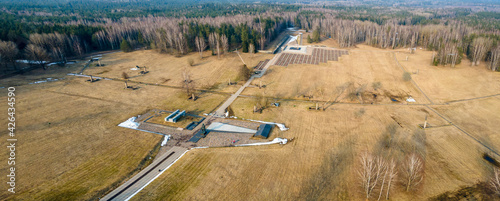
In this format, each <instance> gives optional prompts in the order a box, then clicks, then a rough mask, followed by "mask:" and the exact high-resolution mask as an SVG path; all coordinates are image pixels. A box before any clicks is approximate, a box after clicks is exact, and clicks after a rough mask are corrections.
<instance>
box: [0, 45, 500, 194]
mask: <svg viewBox="0 0 500 201" xmlns="http://www.w3.org/2000/svg"><path fill="white" fill-rule="evenodd" d="M306 37H307V35H306ZM328 40H331V39H328ZM329 42H331V43H334V42H335V41H329ZM322 43H324V41H323V42H322ZM405 51H406V50H403V49H399V50H394V51H393V50H379V49H376V48H373V47H368V46H364V45H358V48H352V49H350V50H349V55H344V56H342V57H341V58H340V60H339V61H334V62H328V63H327V64H320V65H289V66H288V67H286V68H285V67H279V66H271V67H270V68H269V70H268V71H267V73H266V75H264V76H263V77H262V78H258V79H255V80H254V81H253V82H252V84H253V85H258V84H260V83H261V82H262V84H264V85H266V87H265V88H262V89H259V88H258V87H249V88H246V89H245V90H244V92H243V95H251V96H242V97H239V98H238V99H236V101H235V102H233V104H232V105H231V108H232V110H233V111H234V115H235V116H237V117H240V118H245V119H255V120H264V121H273V122H279V123H285V124H286V126H287V127H289V128H290V130H288V131H279V129H277V128H275V129H274V130H273V132H272V133H271V136H270V139H273V138H275V137H284V138H288V139H290V138H294V141H292V142H291V143H289V144H287V145H270V146H259V147H238V148H234V147H233V148H209V149H194V150H191V151H189V152H188V153H187V154H186V155H185V156H183V158H182V159H180V160H179V161H178V162H177V163H175V164H174V165H173V166H172V167H171V168H170V169H168V170H167V171H166V172H165V173H163V174H162V175H161V176H160V177H159V178H157V179H156V180H155V181H154V182H152V183H151V184H150V185H149V186H148V187H146V188H145V189H144V190H142V191H141V192H140V193H139V194H137V195H136V196H135V197H133V200H306V199H307V200H365V199H364V198H363V196H362V194H363V193H362V189H361V187H360V184H359V177H358V172H357V171H358V170H359V166H360V165H359V164H360V163H359V156H360V155H361V154H362V153H364V152H370V153H378V154H381V155H391V156H393V157H394V158H395V159H396V160H397V161H398V162H399V163H401V162H402V161H403V160H404V158H405V157H406V156H407V155H408V153H410V152H413V151H414V150H417V148H416V147H418V151H419V153H421V154H422V157H423V158H424V159H425V171H424V180H423V183H422V185H420V187H419V188H418V189H416V191H415V192H405V191H404V189H403V187H402V185H401V184H400V183H399V182H398V183H397V184H396V185H395V186H394V189H392V191H391V192H392V193H391V198H392V200H425V199H428V198H431V197H434V196H437V195H440V194H442V193H444V192H446V191H456V190H458V189H460V188H462V187H464V186H471V185H474V184H475V183H477V182H478V181H484V180H486V179H487V178H488V176H489V174H490V172H491V165H490V164H489V163H487V162H485V161H484V160H483V159H482V154H483V153H485V152H487V150H486V149H485V148H484V147H483V146H482V145H480V144H479V143H477V142H476V141H475V140H474V139H473V138H471V137H469V136H467V135H466V134H465V133H463V132H462V131H460V130H459V129H458V128H457V127H455V126H454V125H457V126H458V127H459V128H461V129H463V130H465V131H466V132H467V133H469V134H470V135H471V136H473V137H474V138H475V139H477V140H479V141H481V142H482V143H483V144H486V145H488V146H490V147H491V148H493V149H500V146H499V144H500V137H499V136H498V135H499V133H498V130H499V129H500V127H499V125H498V119H499V118H500V116H499V114H498V112H497V111H498V108H500V96H492V97H485V98H480V99H473V100H464V99H471V98H476V97H482V96H488V95H494V94H497V93H499V92H498V91H500V90H499V88H500V74H499V73H498V72H489V71H487V70H485V69H484V66H477V67H470V66H469V64H468V62H467V61H466V60H464V61H463V63H462V64H460V65H457V67H455V68H451V67H441V66H440V67H435V66H431V65H430V57H431V56H432V52H427V51H417V53H416V54H412V55H409V54H407V53H405ZM208 54H209V52H205V58H204V59H202V60H199V55H198V54H194V53H193V54H190V55H187V56H185V57H180V58H177V57H173V56H169V55H163V54H158V53H156V52H154V51H150V50H147V51H136V52H132V53H114V54H108V55H104V56H103V59H102V61H101V62H102V63H104V64H106V66H104V67H90V68H88V69H87V70H85V72H84V73H85V74H92V75H96V76H104V77H111V78H121V74H122V73H123V72H126V73H127V74H129V76H131V77H132V78H131V80H133V81H140V82H147V83H153V84H154V83H158V84H164V85H169V86H181V80H182V76H181V75H182V72H183V69H184V68H187V69H189V71H190V72H191V73H192V77H193V78H194V80H196V83H197V87H200V88H212V89H216V90H219V91H223V92H234V91H236V90H237V89H238V88H239V86H231V87H227V86H223V85H225V82H227V80H228V79H233V80H236V79H237V74H238V66H239V65H241V62H240V60H239V58H238V56H237V55H235V54H234V53H231V54H230V55H227V56H225V57H224V58H222V59H220V60H217V58H216V57H215V56H208ZM242 56H243V58H244V59H245V61H246V62H247V64H249V65H248V66H249V67H252V66H254V65H256V64H257V63H258V62H259V61H262V60H264V59H270V58H272V56H273V55H268V54H256V55H254V56H253V57H252V56H251V55H250V54H243V55H242ZM394 56H396V58H397V59H398V60H399V62H400V64H401V65H402V66H403V67H404V68H405V70H407V71H409V72H414V71H416V70H417V69H418V70H419V73H418V74H413V75H412V78H413V80H414V81H415V83H416V84H417V85H418V86H419V87H420V89H421V90H422V91H423V92H424V93H425V94H426V95H427V96H428V97H429V98H430V99H431V101H433V103H434V104H431V103H430V102H429V101H428V100H427V98H425V96H424V94H423V93H422V92H420V90H419V89H418V88H417V87H416V86H415V84H414V83H413V82H411V81H404V80H403V72H404V71H403V69H401V68H400V67H399V66H398V65H397V63H396V61H395V59H394ZM406 56H409V61H405V60H406ZM189 58H191V59H194V60H195V65H194V66H192V67H188V64H187V59H189ZM136 65H138V66H148V69H147V70H148V71H150V72H149V73H148V74H146V75H142V76H137V75H138V71H132V70H130V68H133V67H135V66H136ZM483 65H484V64H483ZM79 69H81V66H75V67H69V68H59V69H56V68H54V69H51V70H48V71H47V72H43V75H39V74H40V73H41V70H40V71H34V72H32V73H29V74H26V75H22V76H15V77H12V78H8V79H6V80H5V82H3V83H2V85H1V86H4V85H5V86H8V85H12V84H18V85H20V86H18V87H17V88H16V89H17V91H16V94H17V96H16V101H17V104H16V110H17V115H18V116H17V117H16V118H17V119H18V120H17V122H16V123H17V124H16V125H17V128H18V129H17V130H16V132H17V135H18V139H19V147H18V148H19V151H18V152H17V153H18V155H19V159H18V160H17V161H16V163H18V164H19V165H18V166H17V167H19V171H18V172H17V173H18V175H19V176H18V180H19V189H17V190H18V191H19V193H17V194H15V195H14V196H12V195H10V194H7V193H6V192H4V193H1V194H0V198H1V199H20V200H33V199H35V200H61V199H63V200H64V199H66V200H75V199H79V200H88V199H95V198H98V197H99V195H102V194H103V193H104V192H105V191H106V190H108V189H109V188H110V187H112V186H113V185H117V184H118V183H119V182H121V181H123V180H124V179H126V178H127V177H129V176H130V174H131V172H133V171H134V169H135V168H137V167H141V164H142V163H144V162H141V161H142V160H143V159H144V158H146V159H148V158H149V157H148V156H150V155H154V151H153V153H152V154H151V153H150V152H152V150H154V149H155V146H157V145H158V143H159V141H160V140H161V136H159V135H155V134H150V133H144V132H140V131H134V130H130V129H125V128H120V127H117V126H116V125H117V124H119V123H120V122H122V121H124V120H126V119H127V118H129V117H131V116H134V115H138V114H142V113H144V112H146V111H148V110H151V109H154V108H157V109H164V110H169V111H173V110H176V109H184V110H186V111H189V112H192V113H193V114H202V113H209V112H211V111H213V110H214V109H215V108H217V106H218V105H220V104H221V103H222V102H223V101H225V99H227V98H228V96H227V95H221V94H216V93H203V94H200V96H199V99H198V100H197V101H195V102H193V101H189V100H187V98H186V96H185V94H184V93H183V91H182V90H180V89H175V88H170V87H164V86H152V85H146V84H132V85H134V86H136V87H139V89H137V90H128V89H124V84H123V82H121V81H110V80H101V81H98V82H95V83H88V82H85V80H86V78H78V77H73V76H65V74H66V73H67V72H76V71H78V70H79ZM135 76H137V77H135ZM47 77H54V78H62V77H64V78H65V79H64V80H61V81H56V82H49V83H42V84H34V85H29V84H27V83H29V81H25V80H37V79H45V78H47ZM166 80H168V81H166ZM2 81H3V80H2ZM4 83H5V84H4ZM373 83H380V87H376V88H377V89H374V87H373V86H374V85H373ZM216 85H219V86H220V87H214V86H216ZM360 88H361V89H364V90H361V92H362V93H361V94H362V98H361V99H359V98H354V99H351V98H350V97H349V93H350V92H352V91H353V90H356V89H360ZM0 92H1V94H0V99H1V101H0V105H1V106H0V110H4V111H5V110H6V105H7V104H6V98H5V97H6V94H7V93H6V89H0ZM373 94H375V95H377V98H374V97H375V96H373ZM303 95H306V96H312V97H313V98H312V100H311V101H309V100H308V99H306V98H304V97H303ZM408 95H411V96H412V97H413V98H414V99H415V100H416V101H417V103H416V104H411V103H410V104H406V103H404V100H403V102H400V103H394V102H392V101H391V100H390V98H391V97H393V98H394V97H397V98H402V97H407V96H408ZM252 96H266V97H273V98H289V100H280V103H281V106H280V107H268V108H266V109H264V110H263V111H262V113H252V109H253V106H254V105H256V104H262V103H263V102H266V101H263V99H261V98H258V97H252ZM273 98H271V99H270V100H269V101H267V103H266V104H269V103H271V102H273V101H274V100H275V99H273ZM292 99H294V100H292ZM333 100H337V101H336V102H337V103H335V104H331V105H329V107H328V108H327V109H326V110H325V111H316V110H309V109H308V108H309V107H313V106H314V105H315V102H318V101H330V102H331V101H333ZM456 100H462V101H459V102H449V103H448V104H446V102H448V101H456ZM361 102H362V103H364V104H360V103H361ZM372 102H373V104H371V103H372ZM423 104H428V105H423ZM436 112H438V113H439V114H438V113H436ZM440 115H441V116H440ZM426 116H428V123H429V124H430V125H431V127H430V128H427V129H425V131H424V130H422V129H421V128H419V124H423V122H424V119H425V117H426ZM448 121H451V122H452V123H453V124H454V125H451V124H450V123H449V122H448ZM0 122H3V123H4V124H5V123H6V120H5V119H2V120H1V121H0ZM391 127H394V128H395V130H396V134H395V140H394V142H393V144H391V145H390V146H387V145H386V143H387V142H386V138H385V136H387V133H388V132H389V129H390V128H391ZM422 133H423V134H422ZM417 134H418V135H423V136H424V137H423V138H417V137H416V136H417ZM0 135H2V136H5V135H7V133H6V132H5V131H1V133H0ZM418 140H420V141H418ZM422 140H423V141H422ZM0 145H1V146H5V145H6V144H5V142H2V143H1V144H0ZM422 145H424V146H422ZM6 168H7V167H6V166H1V167H0V171H6ZM3 186H5V184H3ZM377 196H378V194H377Z"/></svg>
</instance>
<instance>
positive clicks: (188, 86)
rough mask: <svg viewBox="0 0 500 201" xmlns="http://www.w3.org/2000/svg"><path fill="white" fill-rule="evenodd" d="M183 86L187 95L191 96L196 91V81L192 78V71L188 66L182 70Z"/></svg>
mask: <svg viewBox="0 0 500 201" xmlns="http://www.w3.org/2000/svg"><path fill="white" fill-rule="evenodd" d="M182 78H183V81H182V87H183V88H184V90H185V91H186V95H188V96H189V97H191V96H192V95H193V93H194V82H193V80H192V78H191V73H190V72H189V70H187V69H186V68H185V69H184V70H183V71H182Z"/></svg>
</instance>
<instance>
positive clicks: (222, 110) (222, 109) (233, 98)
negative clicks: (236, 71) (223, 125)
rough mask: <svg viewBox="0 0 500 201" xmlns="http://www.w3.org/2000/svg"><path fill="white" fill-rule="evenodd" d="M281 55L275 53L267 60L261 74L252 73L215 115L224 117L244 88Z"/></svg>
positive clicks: (263, 72)
mask: <svg viewBox="0 0 500 201" xmlns="http://www.w3.org/2000/svg"><path fill="white" fill-rule="evenodd" d="M280 55H281V53H278V54H276V55H274V57H273V59H271V60H270V61H269V62H267V64H266V66H264V68H263V69H262V70H261V71H260V73H259V74H256V75H252V77H250V79H248V81H247V82H246V83H245V84H244V85H243V86H241V87H240V89H238V91H236V93H234V94H233V95H231V97H229V99H227V100H226V102H224V104H222V105H221V106H220V107H219V109H217V110H216V111H215V114H214V116H216V117H224V113H225V112H226V109H227V107H229V106H230V105H231V104H232V103H233V102H234V100H236V98H238V96H240V94H241V92H243V90H245V88H246V87H248V85H250V83H252V81H253V79H254V78H260V77H262V76H263V75H264V74H265V73H266V71H267V69H268V68H269V67H270V66H272V65H274V63H275V62H276V60H277V59H278V58H279V57H280Z"/></svg>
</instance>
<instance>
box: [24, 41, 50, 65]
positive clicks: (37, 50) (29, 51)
mask: <svg viewBox="0 0 500 201" xmlns="http://www.w3.org/2000/svg"><path fill="white" fill-rule="evenodd" d="M24 53H25V55H26V58H28V59H30V60H33V61H34V62H36V63H37V64H39V65H40V66H41V67H42V68H43V69H44V70H45V69H46V68H45V64H46V62H47V60H49V59H50V56H49V54H48V53H47V51H46V50H45V49H43V48H42V47H40V46H36V45H33V44H29V45H28V46H26V48H25V49H24Z"/></svg>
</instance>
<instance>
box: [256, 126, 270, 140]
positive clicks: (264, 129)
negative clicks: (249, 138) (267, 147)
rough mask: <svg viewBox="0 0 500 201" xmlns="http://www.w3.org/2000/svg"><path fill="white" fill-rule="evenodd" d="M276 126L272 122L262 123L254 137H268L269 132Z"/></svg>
mask: <svg viewBox="0 0 500 201" xmlns="http://www.w3.org/2000/svg"><path fill="white" fill-rule="evenodd" d="M273 127H274V125H272V124H261V125H260V126H259V129H258V130H257V133H255V135H254V137H260V138H268V137H269V133H271V129H272V128H273Z"/></svg>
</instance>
